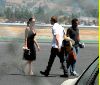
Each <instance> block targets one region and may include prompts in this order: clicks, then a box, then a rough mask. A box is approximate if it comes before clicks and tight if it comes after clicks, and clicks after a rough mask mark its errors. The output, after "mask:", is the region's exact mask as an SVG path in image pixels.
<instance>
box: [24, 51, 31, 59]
mask: <svg viewBox="0 0 100 85" xmlns="http://www.w3.org/2000/svg"><path fill="white" fill-rule="evenodd" d="M23 51H24V52H23V59H25V60H30V50H29V49H24V50H23Z"/></svg>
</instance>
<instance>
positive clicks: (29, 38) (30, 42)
mask: <svg viewBox="0 0 100 85" xmlns="http://www.w3.org/2000/svg"><path fill="white" fill-rule="evenodd" d="M35 35H36V33H33V31H32V30H29V31H28V36H27V47H28V49H29V51H30V53H29V55H27V54H24V56H23V57H24V59H25V60H29V61H34V60H36V49H35V45H34V37H35Z"/></svg>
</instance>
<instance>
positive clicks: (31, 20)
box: [27, 18, 33, 26]
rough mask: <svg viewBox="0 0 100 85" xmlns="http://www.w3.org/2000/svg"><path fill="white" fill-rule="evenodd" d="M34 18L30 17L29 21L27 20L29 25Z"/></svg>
mask: <svg viewBox="0 0 100 85" xmlns="http://www.w3.org/2000/svg"><path fill="white" fill-rule="evenodd" d="M32 19H33V18H29V20H28V22H27V26H29V25H30V22H31V21H32Z"/></svg>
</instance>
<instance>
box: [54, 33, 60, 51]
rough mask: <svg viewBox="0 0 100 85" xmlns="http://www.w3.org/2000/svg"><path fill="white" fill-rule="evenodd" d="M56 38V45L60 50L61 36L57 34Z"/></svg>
mask: <svg viewBox="0 0 100 85" xmlns="http://www.w3.org/2000/svg"><path fill="white" fill-rule="evenodd" d="M55 38H56V44H57V46H58V49H59V50H60V40H59V34H56V35H55Z"/></svg>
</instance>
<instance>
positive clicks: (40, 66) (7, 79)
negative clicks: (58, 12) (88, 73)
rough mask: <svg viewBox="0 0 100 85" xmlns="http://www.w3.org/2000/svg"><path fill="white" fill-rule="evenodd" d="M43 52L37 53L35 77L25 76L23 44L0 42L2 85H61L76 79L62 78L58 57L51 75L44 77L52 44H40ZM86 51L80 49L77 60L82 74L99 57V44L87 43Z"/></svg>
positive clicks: (0, 84)
mask: <svg viewBox="0 0 100 85" xmlns="http://www.w3.org/2000/svg"><path fill="white" fill-rule="evenodd" d="M39 44H40V48H41V50H40V51H39V52H38V51H37V58H36V62H34V63H33V65H32V66H33V70H34V75H33V76H28V75H24V72H23V65H24V63H25V61H24V60H23V59H22V55H23V50H22V46H23V43H21V42H17V41H10V42H3V41H2V42H0V85H60V84H61V83H62V82H63V81H64V80H66V79H69V78H75V77H73V76H69V77H68V78H62V77H60V75H61V74H63V71H62V69H60V61H59V58H58V57H56V59H55V61H54V63H53V66H52V69H51V71H50V75H49V76H48V77H44V76H43V75H41V74H40V71H44V70H45V68H46V66H47V63H48V59H49V55H50V48H51V43H39ZM85 45H86V47H85V48H84V49H80V53H79V57H78V58H77V64H76V71H77V73H79V74H81V73H82V72H83V71H84V69H85V68H86V67H87V66H88V65H89V64H90V63H91V62H92V60H94V58H96V57H97V56H98V44H97V43H92V44H91V43H87V44H85Z"/></svg>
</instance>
